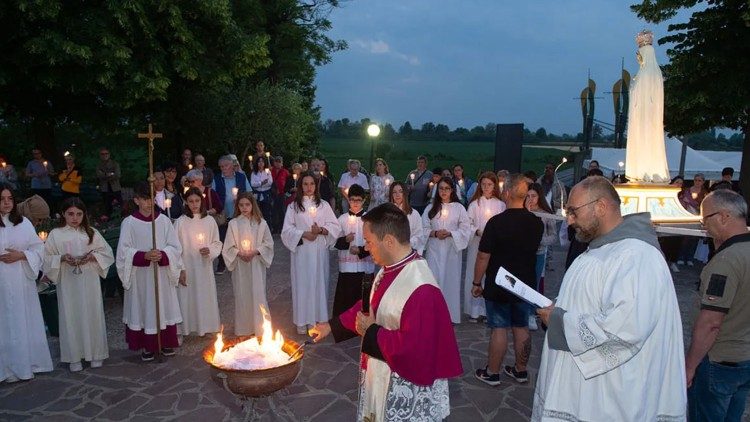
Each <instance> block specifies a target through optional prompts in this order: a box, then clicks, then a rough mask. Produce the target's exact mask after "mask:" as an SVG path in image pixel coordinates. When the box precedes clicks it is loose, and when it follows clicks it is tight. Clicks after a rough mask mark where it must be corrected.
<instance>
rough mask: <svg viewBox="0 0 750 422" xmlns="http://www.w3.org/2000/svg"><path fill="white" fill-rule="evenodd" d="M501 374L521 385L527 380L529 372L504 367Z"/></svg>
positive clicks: (507, 366)
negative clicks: (503, 373)
mask: <svg viewBox="0 0 750 422" xmlns="http://www.w3.org/2000/svg"><path fill="white" fill-rule="evenodd" d="M503 372H505V375H507V376H509V377H511V378H513V379H514V380H516V381H518V382H521V383H523V382H526V381H528V380H529V371H516V367H515V366H510V365H505V369H503Z"/></svg>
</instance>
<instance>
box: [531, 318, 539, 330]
mask: <svg viewBox="0 0 750 422" xmlns="http://www.w3.org/2000/svg"><path fill="white" fill-rule="evenodd" d="M538 329H539V327H537V325H536V316H534V315H532V316H530V317H529V331H536V330H538Z"/></svg>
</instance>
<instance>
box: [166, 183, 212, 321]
mask: <svg viewBox="0 0 750 422" xmlns="http://www.w3.org/2000/svg"><path fill="white" fill-rule="evenodd" d="M184 196H185V198H184V202H185V210H184V212H185V214H183V215H182V216H181V217H180V218H178V219H177V221H176V222H175V224H174V229H175V231H176V232H177V238H178V239H180V245H181V246H182V271H180V281H179V284H178V286H177V300H178V301H179V303H180V314H182V324H180V326H179V333H180V334H181V335H189V334H190V333H196V334H198V335H199V336H203V335H205V334H206V333H215V332H218V331H219V328H220V325H221V323H220V321H219V301H218V299H217V297H216V278H215V277H214V268H213V261H214V259H216V257H218V256H219V254H221V240H219V226H217V225H216V220H214V218H213V217H211V216H209V215H208V213H207V212H206V207H205V206H204V205H203V193H202V192H201V191H200V189H198V188H190V189H188V190H187V192H185V195H184Z"/></svg>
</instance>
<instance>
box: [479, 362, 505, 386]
mask: <svg viewBox="0 0 750 422" xmlns="http://www.w3.org/2000/svg"><path fill="white" fill-rule="evenodd" d="M474 377H476V379H478V380H479V381H482V382H483V383H485V384H488V385H491V386H495V385H498V384H500V374H492V375H490V374H489V373H487V367H484V368H482V369H477V370H476V372H474Z"/></svg>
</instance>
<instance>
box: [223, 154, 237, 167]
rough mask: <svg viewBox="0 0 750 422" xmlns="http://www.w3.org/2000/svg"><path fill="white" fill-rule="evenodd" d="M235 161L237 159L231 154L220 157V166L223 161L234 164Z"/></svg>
mask: <svg viewBox="0 0 750 422" xmlns="http://www.w3.org/2000/svg"><path fill="white" fill-rule="evenodd" d="M234 160H235V158H234V157H233V156H232V155H230V154H227V155H222V156H221V157H219V165H221V162H222V161H224V162H226V163H232V164H234Z"/></svg>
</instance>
